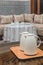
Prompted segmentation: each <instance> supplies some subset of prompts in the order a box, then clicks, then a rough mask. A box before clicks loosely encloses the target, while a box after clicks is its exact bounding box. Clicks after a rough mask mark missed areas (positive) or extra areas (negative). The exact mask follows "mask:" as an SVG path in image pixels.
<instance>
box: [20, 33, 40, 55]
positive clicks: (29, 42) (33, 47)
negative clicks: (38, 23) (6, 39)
mask: <svg viewBox="0 0 43 65" xmlns="http://www.w3.org/2000/svg"><path fill="white" fill-rule="evenodd" d="M38 38H39V37H38V36H36V35H34V34H30V33H28V32H23V33H22V35H21V39H20V48H21V50H23V51H24V53H25V54H27V55H34V54H37V48H38V47H39V46H40V44H41V40H40V42H39V44H38V45H37V42H38V41H37V39H38ZM39 39H40V38H39Z"/></svg>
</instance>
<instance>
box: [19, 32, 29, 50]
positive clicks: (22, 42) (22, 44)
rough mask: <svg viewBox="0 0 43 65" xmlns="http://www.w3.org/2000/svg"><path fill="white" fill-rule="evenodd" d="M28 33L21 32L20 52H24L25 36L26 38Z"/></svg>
mask: <svg viewBox="0 0 43 65" xmlns="http://www.w3.org/2000/svg"><path fill="white" fill-rule="evenodd" d="M26 33H27V34H28V32H23V33H21V36H20V50H22V51H24V48H25V36H27V34H26Z"/></svg>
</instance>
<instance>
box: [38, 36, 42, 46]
mask: <svg viewBox="0 0 43 65" xmlns="http://www.w3.org/2000/svg"><path fill="white" fill-rule="evenodd" d="M37 38H38V39H39V41H38V42H39V44H38V45H37V47H39V46H40V45H41V39H40V37H39V36H37Z"/></svg>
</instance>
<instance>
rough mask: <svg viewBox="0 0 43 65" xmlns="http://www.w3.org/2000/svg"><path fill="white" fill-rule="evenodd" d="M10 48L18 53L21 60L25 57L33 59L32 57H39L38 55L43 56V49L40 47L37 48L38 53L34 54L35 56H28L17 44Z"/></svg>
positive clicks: (17, 55)
mask: <svg viewBox="0 0 43 65" xmlns="http://www.w3.org/2000/svg"><path fill="white" fill-rule="evenodd" d="M10 50H11V51H12V52H13V53H14V54H15V55H16V57H17V58H18V59H20V60H24V59H32V58H38V57H43V51H42V50H40V49H39V48H38V50H37V55H33V56H29V55H28V56H27V55H25V54H24V52H23V51H21V50H20V46H15V47H11V48H10Z"/></svg>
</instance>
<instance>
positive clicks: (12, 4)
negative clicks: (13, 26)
mask: <svg viewBox="0 0 43 65" xmlns="http://www.w3.org/2000/svg"><path fill="white" fill-rule="evenodd" d="M30 9H31V7H30V0H27V1H26V0H19V1H18V0H0V14H2V15H7V14H21V13H31V10H30Z"/></svg>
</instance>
